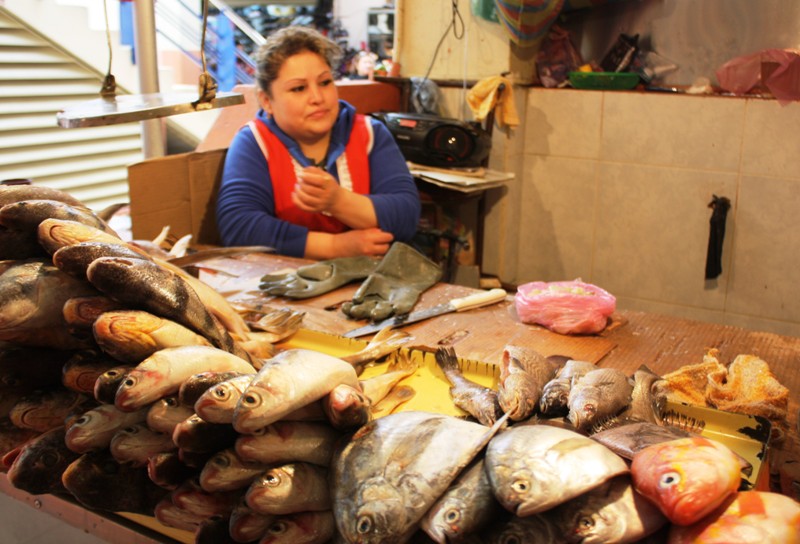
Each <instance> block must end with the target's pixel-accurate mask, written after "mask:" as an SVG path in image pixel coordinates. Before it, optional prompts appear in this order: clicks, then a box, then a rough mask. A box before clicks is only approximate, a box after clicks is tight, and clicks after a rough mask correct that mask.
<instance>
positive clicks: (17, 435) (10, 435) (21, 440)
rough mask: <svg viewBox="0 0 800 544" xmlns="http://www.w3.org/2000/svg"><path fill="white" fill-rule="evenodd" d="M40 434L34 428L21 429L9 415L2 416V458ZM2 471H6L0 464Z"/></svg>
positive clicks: (0, 452)
mask: <svg viewBox="0 0 800 544" xmlns="http://www.w3.org/2000/svg"><path fill="white" fill-rule="evenodd" d="M40 434H41V433H40V432H39V431H34V430H33V429H20V428H19V427H17V426H16V425H14V424H13V423H11V420H10V419H8V418H7V417H2V418H0V458H2V457H3V456H4V455H6V454H7V453H8V452H10V451H11V450H13V449H15V448H18V447H21V446H22V445H23V444H25V442H27V441H28V440H30V439H32V438H35V437H37V436H39V435H40ZM0 472H5V470H4V468H3V467H2V466H0Z"/></svg>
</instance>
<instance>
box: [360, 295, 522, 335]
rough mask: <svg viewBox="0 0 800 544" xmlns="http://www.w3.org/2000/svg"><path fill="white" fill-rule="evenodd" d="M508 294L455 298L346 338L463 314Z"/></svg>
mask: <svg viewBox="0 0 800 544" xmlns="http://www.w3.org/2000/svg"><path fill="white" fill-rule="evenodd" d="M506 294H507V293H506V291H505V289H500V288H495V289H490V290H489V291H481V292H479V293H475V294H473V295H467V296H465V297H460V298H454V299H452V300H451V301H449V302H446V303H444V304H439V305H438V306H434V307H432V308H427V309H425V310H418V311H416V312H411V313H410V314H408V315H405V316H395V317H389V318H387V319H384V320H383V321H379V322H378V323H371V324H369V325H364V326H363V327H359V328H357V329H353V330H352V331H348V332H346V333H345V334H344V337H345V338H358V337H359V336H366V335H367V334H372V333H373V332H378V331H379V330H381V329H384V328H386V327H402V326H403V325H408V324H410V323H416V322H417V321H422V320H423V319H429V318H431V317H435V316H437V315H442V314H448V313H450V312H463V311H465V310H471V309H473V308H480V307H481V306H488V305H490V304H495V303H497V302H500V301H501V300H504V299H505V298H506Z"/></svg>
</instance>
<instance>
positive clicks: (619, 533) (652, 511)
mask: <svg viewBox="0 0 800 544" xmlns="http://www.w3.org/2000/svg"><path fill="white" fill-rule="evenodd" d="M546 515H547V516H548V517H550V519H551V520H554V521H555V523H556V525H557V526H558V527H559V528H560V529H561V534H562V535H564V536H565V537H566V541H567V542H576V543H581V544H606V543H607V544H629V543H633V542H641V541H642V539H644V538H646V537H648V536H650V535H652V534H654V533H656V532H657V531H659V530H660V529H661V528H662V527H664V526H665V525H666V524H667V523H668V521H667V518H666V517H664V515H663V514H662V513H661V511H659V509H658V508H657V507H656V506H655V505H654V504H652V503H651V502H650V501H649V500H647V499H646V498H644V497H643V496H641V495H640V494H639V493H637V492H636V490H635V489H634V487H633V485H632V484H631V478H630V475H628V474H625V475H621V476H617V477H615V478H612V479H610V480H608V481H606V482H604V483H603V484H601V485H600V486H598V487H595V488H594V489H591V490H589V491H587V492H586V493H583V494H582V495H580V496H578V497H576V498H574V499H572V500H570V501H568V502H566V503H563V504H561V505H559V506H557V507H556V508H554V509H553V510H551V511H550V512H548V513H547V514H546Z"/></svg>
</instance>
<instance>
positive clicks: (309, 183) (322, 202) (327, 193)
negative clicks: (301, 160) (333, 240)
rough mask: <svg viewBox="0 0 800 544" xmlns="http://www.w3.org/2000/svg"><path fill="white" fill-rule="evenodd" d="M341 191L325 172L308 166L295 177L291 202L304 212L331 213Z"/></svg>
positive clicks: (331, 177)
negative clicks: (295, 181)
mask: <svg viewBox="0 0 800 544" xmlns="http://www.w3.org/2000/svg"><path fill="white" fill-rule="evenodd" d="M342 190H343V189H342V188H341V187H340V186H339V184H338V183H337V182H336V180H335V179H334V178H333V176H332V175H330V174H329V173H327V172H326V171H325V170H323V169H321V168H318V167H316V166H308V167H306V168H304V169H303V171H302V172H300V174H299V175H298V176H297V184H296V185H295V189H294V193H292V201H293V202H294V203H295V205H296V206H297V207H298V208H300V209H301V210H303V211H306V212H311V213H332V212H333V209H334V207H335V205H336V202H337V200H338V198H339V194H340V192H341V191H342Z"/></svg>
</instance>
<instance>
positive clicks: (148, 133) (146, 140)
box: [133, 0, 167, 159]
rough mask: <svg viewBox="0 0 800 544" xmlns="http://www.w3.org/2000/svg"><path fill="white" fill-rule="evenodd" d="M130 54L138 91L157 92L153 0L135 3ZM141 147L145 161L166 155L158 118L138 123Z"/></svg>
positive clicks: (142, 0) (164, 139)
mask: <svg viewBox="0 0 800 544" xmlns="http://www.w3.org/2000/svg"><path fill="white" fill-rule="evenodd" d="M133 13H134V17H133V19H134V22H133V26H134V33H135V42H134V51H135V54H136V64H137V66H138V69H139V92H140V93H141V94H151V93H158V92H159V88H158V55H157V52H156V18H155V0H135V1H134V2H133ZM141 125H142V148H143V151H144V157H145V158H146V159H149V158H152V157H163V156H164V155H166V149H167V144H166V136H165V133H164V127H163V125H162V122H161V120H160V119H149V120H147V121H142V122H141Z"/></svg>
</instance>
